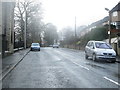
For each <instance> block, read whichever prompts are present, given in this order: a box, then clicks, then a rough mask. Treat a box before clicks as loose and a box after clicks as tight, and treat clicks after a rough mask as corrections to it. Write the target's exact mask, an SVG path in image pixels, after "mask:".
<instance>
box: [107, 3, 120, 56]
mask: <svg viewBox="0 0 120 90" xmlns="http://www.w3.org/2000/svg"><path fill="white" fill-rule="evenodd" d="M109 13H110V17H111V18H110V19H111V23H112V24H113V25H115V29H114V30H111V34H115V35H116V38H117V43H116V44H114V43H113V44H114V45H113V47H114V48H115V49H116V52H117V54H118V55H119V56H120V2H119V3H118V4H117V5H116V6H115V7H114V8H113V9H112V10H111V11H110V12H109ZM113 31H114V32H113Z"/></svg>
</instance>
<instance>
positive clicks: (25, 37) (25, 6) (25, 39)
mask: <svg viewBox="0 0 120 90" xmlns="http://www.w3.org/2000/svg"><path fill="white" fill-rule="evenodd" d="M24 8H25V25H24V49H26V27H27V22H26V21H27V17H26V14H27V11H26V3H25V6H24Z"/></svg>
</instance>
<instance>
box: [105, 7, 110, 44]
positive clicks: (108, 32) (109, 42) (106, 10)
mask: <svg viewBox="0 0 120 90" xmlns="http://www.w3.org/2000/svg"><path fill="white" fill-rule="evenodd" d="M105 10H106V11H108V13H109V31H108V34H109V44H111V26H110V25H111V17H110V10H109V9H108V8H105Z"/></svg>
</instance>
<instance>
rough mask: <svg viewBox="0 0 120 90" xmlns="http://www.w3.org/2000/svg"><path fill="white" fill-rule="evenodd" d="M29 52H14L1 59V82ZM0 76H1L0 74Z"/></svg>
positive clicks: (26, 50)
mask: <svg viewBox="0 0 120 90" xmlns="http://www.w3.org/2000/svg"><path fill="white" fill-rule="evenodd" d="M29 51H30V49H25V50H22V49H20V50H15V53H13V54H11V55H8V56H6V57H4V58H3V59H2V78H1V79H0V80H2V79H3V78H4V77H5V76H6V75H7V74H8V73H9V72H10V71H11V70H12V69H13V68H14V67H15V66H16V65H17V64H18V63H19V62H20V61H21V60H22V59H23V58H24V57H25V56H26V55H27V53H28V52H29ZM0 75H1V74H0Z"/></svg>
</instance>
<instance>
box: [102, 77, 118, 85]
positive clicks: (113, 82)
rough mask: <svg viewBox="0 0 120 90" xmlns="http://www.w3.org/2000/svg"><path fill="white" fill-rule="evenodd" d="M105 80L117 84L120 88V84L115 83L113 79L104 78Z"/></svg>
mask: <svg viewBox="0 0 120 90" xmlns="http://www.w3.org/2000/svg"><path fill="white" fill-rule="evenodd" d="M103 78H104V79H106V80H108V81H110V82H112V83H114V84H116V85H118V86H120V84H119V83H118V82H116V81H114V80H112V79H110V78H108V77H103Z"/></svg>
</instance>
